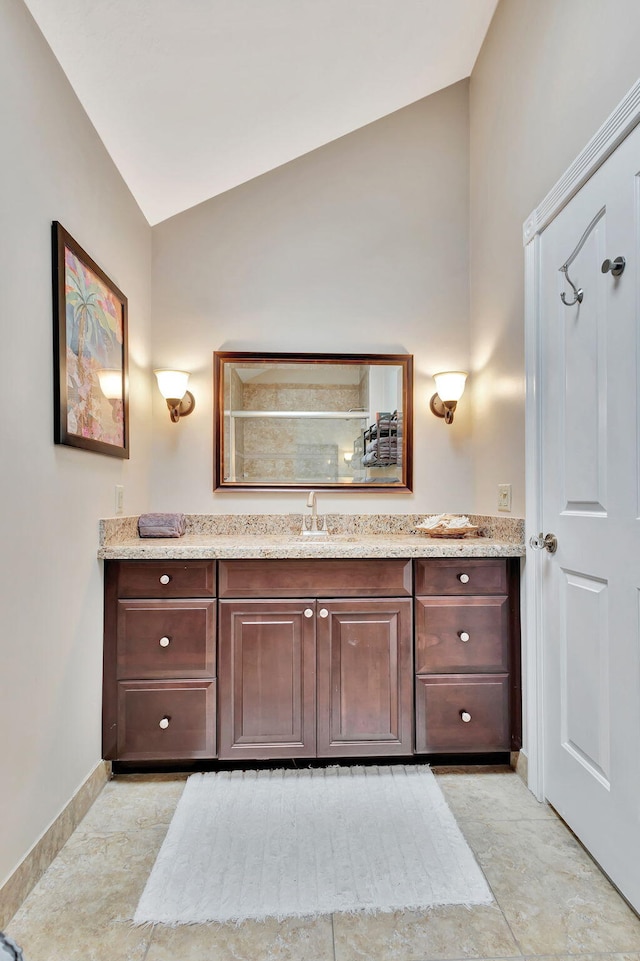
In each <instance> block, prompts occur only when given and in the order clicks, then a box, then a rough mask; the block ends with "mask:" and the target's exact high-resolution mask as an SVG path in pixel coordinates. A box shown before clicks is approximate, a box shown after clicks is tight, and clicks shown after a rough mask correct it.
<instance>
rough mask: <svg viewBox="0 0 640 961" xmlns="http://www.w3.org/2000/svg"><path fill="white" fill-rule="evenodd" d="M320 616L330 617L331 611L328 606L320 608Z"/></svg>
mask: <svg viewBox="0 0 640 961" xmlns="http://www.w3.org/2000/svg"><path fill="white" fill-rule="evenodd" d="M320 617H329V611H328V610H327V609H326V607H323V608H322V609H321V610H320Z"/></svg>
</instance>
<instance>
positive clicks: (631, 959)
mask: <svg viewBox="0 0 640 961" xmlns="http://www.w3.org/2000/svg"><path fill="white" fill-rule="evenodd" d="M533 958H535V961H640V954H638V953H637V952H633V953H632V954H554V955H529V957H528V958H527V959H526V961H532V959H533Z"/></svg>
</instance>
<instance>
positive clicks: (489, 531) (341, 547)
mask: <svg viewBox="0 0 640 961" xmlns="http://www.w3.org/2000/svg"><path fill="white" fill-rule="evenodd" d="M469 517H470V519H471V521H472V522H473V523H474V524H478V527H479V534H480V535H481V536H474V537H469V536H467V537H464V538H431V537H428V536H426V535H424V534H420V533H417V532H415V530H414V528H415V525H416V524H417V523H420V521H421V520H422V519H423V518H424V515H408V514H405V515H327V517H326V524H327V528H328V530H329V531H330V533H329V536H328V537H326V538H314V537H305V536H303V535H301V534H300V533H299V531H300V529H301V526H302V515H291V514H289V515H187V525H186V531H187V532H186V533H185V534H184V535H183V536H182V537H176V538H140V537H138V536H137V518H110V519H108V520H105V521H101V525H100V526H101V543H100V547H99V550H98V557H100V558H104V559H106V560H154V559H155V560H168V559H175V560H187V559H196V560H201V559H203V558H251V557H254V558H260V557H265V558H266V557H270V558H288V557H292V558H294V557H295V558H309V557H325V558H331V557H359V558H366V557H521V556H523V555H524V553H525V545H524V522H523V521H522V519H521V518H511V517H506V518H505V517H488V516H487V517H485V516H478V515H469ZM283 531H284V533H283Z"/></svg>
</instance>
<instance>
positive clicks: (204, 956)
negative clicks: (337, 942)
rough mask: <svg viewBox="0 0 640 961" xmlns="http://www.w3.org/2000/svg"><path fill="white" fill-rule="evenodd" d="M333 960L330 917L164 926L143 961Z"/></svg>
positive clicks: (154, 936) (159, 927) (156, 933)
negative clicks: (177, 960) (174, 926)
mask: <svg viewBox="0 0 640 961" xmlns="http://www.w3.org/2000/svg"><path fill="white" fill-rule="evenodd" d="M176 959H179V961H334V956H333V933H332V926H331V918H330V917H321V918H317V919H312V920H306V919H295V918H290V919H287V920H285V921H275V920H268V921H265V922H257V921H244V922H243V923H242V924H238V925H236V924H198V925H182V926H180V927H177V928H166V927H163V926H162V925H159V924H158V925H156V926H155V928H154V932H153V938H152V941H151V947H150V948H149V953H148V954H147V957H146V959H145V961H176Z"/></svg>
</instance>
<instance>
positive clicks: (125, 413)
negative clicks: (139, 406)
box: [52, 221, 129, 457]
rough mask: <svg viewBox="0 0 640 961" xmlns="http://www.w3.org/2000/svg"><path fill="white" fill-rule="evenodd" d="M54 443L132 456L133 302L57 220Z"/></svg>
mask: <svg viewBox="0 0 640 961" xmlns="http://www.w3.org/2000/svg"><path fill="white" fill-rule="evenodd" d="M52 240H53V347H54V368H53V384H54V441H55V443H56V444H66V445H67V446H69V447H81V448H83V449H84V450H93V451H97V452H98V453H100V454H109V455H110V456H111V457H129V397H128V387H129V385H128V358H127V298H126V297H125V296H124V294H123V293H122V291H120V290H118V288H117V287H116V286H115V284H114V283H113V282H112V281H111V280H109V278H108V277H107V275H106V274H105V273H104V271H103V270H101V269H100V267H98V265H97V264H96V263H94V261H93V260H92V259H91V257H89V255H88V254H87V253H86V252H85V251H84V250H83V249H82V247H80V245H79V244H77V243H76V241H75V240H74V239H73V237H71V235H70V234H69V233H68V232H67V231H66V230H65V229H64V227H62V225H61V224H59V223H58V222H57V221H54V222H53V225H52Z"/></svg>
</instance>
